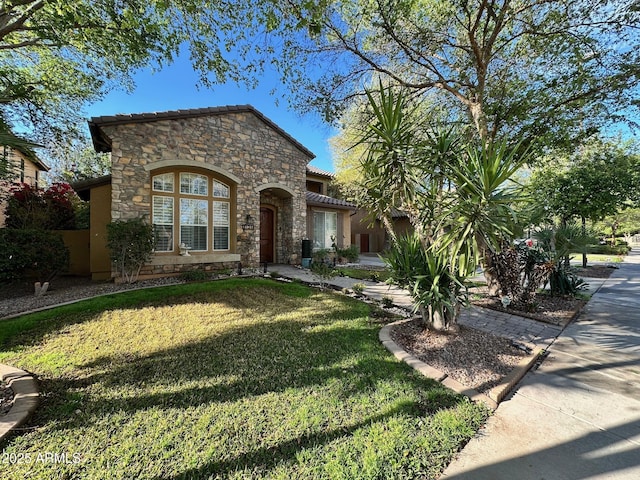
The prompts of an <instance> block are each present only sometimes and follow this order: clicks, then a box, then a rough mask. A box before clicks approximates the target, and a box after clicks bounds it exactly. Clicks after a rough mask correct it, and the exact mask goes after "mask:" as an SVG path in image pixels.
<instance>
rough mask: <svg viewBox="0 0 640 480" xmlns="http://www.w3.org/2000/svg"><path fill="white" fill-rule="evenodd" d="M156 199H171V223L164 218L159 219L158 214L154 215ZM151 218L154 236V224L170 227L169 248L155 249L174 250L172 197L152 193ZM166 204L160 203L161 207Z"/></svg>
mask: <svg viewBox="0 0 640 480" xmlns="http://www.w3.org/2000/svg"><path fill="white" fill-rule="evenodd" d="M156 199H162V201H163V202H164V201H166V200H170V201H171V223H167V222H166V220H164V219H162V220H164V221H159V220H160V219H158V216H157V215H156ZM151 205H152V207H151V213H152V214H151V218H152V221H153V229H154V232H153V233H154V236H155V235H156V225H158V226H161V227H167V226H169V227H171V239H170V241H169V247H170V248H169V249H168V250H157V249H156V251H157V252H163V253H164V252H173V251H174V239H175V234H176V232H175V225H174V219H175V202H174V200H173V197H167V196H164V195H153V197H152V199H151ZM165 206H166V205H162V207H163V208H164V207H165Z"/></svg>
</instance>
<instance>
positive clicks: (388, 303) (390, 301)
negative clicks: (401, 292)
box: [382, 295, 393, 308]
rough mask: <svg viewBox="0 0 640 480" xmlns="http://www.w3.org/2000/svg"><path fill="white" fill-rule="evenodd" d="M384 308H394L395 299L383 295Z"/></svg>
mask: <svg viewBox="0 0 640 480" xmlns="http://www.w3.org/2000/svg"><path fill="white" fill-rule="evenodd" d="M382 306H383V307H386V308H391V307H393V297H390V296H389V295H383V296H382Z"/></svg>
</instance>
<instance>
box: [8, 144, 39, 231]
mask: <svg viewBox="0 0 640 480" xmlns="http://www.w3.org/2000/svg"><path fill="white" fill-rule="evenodd" d="M0 163H2V165H1V167H2V168H1V170H2V171H9V172H11V175H10V178H9V179H8V180H2V181H0V227H3V226H4V221H5V202H4V196H5V195H6V193H7V192H8V191H9V189H10V188H11V185H12V184H18V183H27V184H29V185H32V186H42V173H43V172H48V171H49V167H48V166H47V165H46V164H45V163H44V162H43V161H42V160H40V159H39V158H38V156H37V155H36V154H35V152H34V151H33V150H31V149H30V148H15V147H8V146H6V145H1V146H0Z"/></svg>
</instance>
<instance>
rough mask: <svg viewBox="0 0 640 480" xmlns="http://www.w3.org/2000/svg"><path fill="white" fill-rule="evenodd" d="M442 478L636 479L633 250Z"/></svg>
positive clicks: (639, 411)
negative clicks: (541, 361) (539, 364)
mask: <svg viewBox="0 0 640 480" xmlns="http://www.w3.org/2000/svg"><path fill="white" fill-rule="evenodd" d="M442 479H443V480H484V479H486V480H501V479H505V480H506V479H509V480H511V479H518V480H541V479H543V480H565V479H566V480H578V479H616V480H637V479H640V252H638V251H634V252H632V253H631V254H630V255H628V257H627V259H626V260H625V263H623V264H622V265H620V269H619V270H616V271H615V272H614V273H613V274H612V276H611V277H610V278H609V279H608V280H607V281H605V282H604V284H603V286H602V287H601V288H600V289H599V290H598V291H597V292H596V294H595V295H594V296H593V297H592V298H591V300H590V301H589V303H588V304H587V306H586V307H585V309H584V310H583V312H582V313H581V315H580V316H579V317H578V319H577V320H576V321H574V322H573V323H572V324H570V325H569V326H568V327H567V328H566V329H565V330H564V332H562V334H561V335H560V336H559V337H558V339H557V340H556V341H555V342H554V343H553V344H552V345H551V347H550V349H549V356H548V357H547V358H546V359H545V360H544V362H543V363H542V364H541V366H540V367H539V368H538V369H537V370H535V371H532V372H530V373H529V374H527V376H525V378H524V379H523V381H522V382H521V383H520V385H519V386H518V387H517V389H516V391H515V392H514V393H513V394H512V395H511V396H510V397H508V398H507V399H506V400H505V401H503V402H502V403H501V404H500V406H499V407H498V409H497V410H496V412H495V414H494V416H493V417H491V418H490V419H489V421H488V422H487V425H486V427H485V428H484V429H483V430H482V431H481V432H480V433H479V435H478V436H476V437H475V438H474V439H473V440H472V441H471V442H469V444H468V445H467V446H466V447H465V448H464V449H463V450H462V452H461V453H460V454H459V456H458V458H457V459H456V460H455V461H454V462H453V463H452V464H451V465H449V467H448V468H447V469H446V470H445V472H444V474H443V476H442Z"/></svg>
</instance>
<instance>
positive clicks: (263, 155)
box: [74, 105, 353, 279]
mask: <svg viewBox="0 0 640 480" xmlns="http://www.w3.org/2000/svg"><path fill="white" fill-rule="evenodd" d="M89 130H90V132H91V137H92V139H93V144H94V147H95V149H96V150H97V151H98V152H109V153H110V154H111V162H112V174H111V175H110V176H108V177H102V178H99V179H94V180H88V181H85V182H79V183H77V184H75V185H74V188H75V189H76V191H78V193H79V194H80V195H81V197H83V198H85V199H90V200H91V203H90V209H91V220H90V223H91V226H90V230H91V235H90V238H91V241H90V256H91V267H90V269H91V272H92V276H93V278H94V279H106V278H111V276H112V271H111V264H110V262H109V255H108V250H107V248H106V225H107V223H109V222H111V221H113V220H119V219H121V220H125V219H130V218H139V217H145V218H147V219H149V221H150V222H151V224H152V225H153V228H154V230H155V233H156V249H155V252H154V254H153V257H152V260H151V262H150V264H149V265H146V266H145V267H143V270H142V271H141V275H142V276H160V275H169V274H176V273H180V272H182V271H186V270H190V269H194V268H200V269H204V270H206V271H210V270H216V269H222V268H236V267H237V264H238V262H241V263H242V265H243V266H255V265H257V264H258V263H259V262H268V263H293V264H298V263H300V261H301V246H302V240H303V239H306V238H311V239H316V238H317V239H318V243H319V244H321V245H322V246H325V245H326V238H328V237H327V235H328V234H329V233H335V234H336V236H337V237H338V244H339V246H346V245H345V243H344V242H348V241H349V239H350V230H349V227H350V225H349V222H348V212H349V209H352V208H353V207H352V206H351V205H350V204H347V203H346V202H342V201H339V200H336V199H331V198H330V197H327V196H326V195H325V194H326V191H324V193H314V194H312V195H313V196H312V197H311V198H310V197H308V195H310V194H309V193H308V192H307V180H309V178H310V177H313V173H312V172H313V171H314V169H313V168H312V167H310V168H308V167H307V163H308V162H309V161H311V160H312V159H313V158H314V156H315V155H314V154H313V153H311V152H310V151H309V150H308V149H307V148H305V147H304V146H303V145H301V144H300V143H299V142H298V141H296V140H295V139H294V138H293V137H291V136H290V135H289V134H287V133H286V132H285V131H284V130H282V129H281V128H280V127H278V126H277V125H276V124H275V123H273V122H272V121H271V120H269V119H268V118H266V117H265V116H264V115H263V114H261V113H260V112H259V111H257V110H256V109H255V108H253V107H252V106H250V105H241V106H227V107H215V108H202V109H193V110H178V111H172V112H162V113H143V114H134V115H115V116H105V117H97V118H92V119H91V120H90V121H89ZM308 172H311V173H308ZM319 177H320V183H322V181H323V180H322V175H319ZM345 218H346V220H345ZM316 219H317V222H316ZM311 220H313V221H311ZM347 245H348V243H347ZM185 247H186V248H185ZM187 253H188V254H187Z"/></svg>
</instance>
